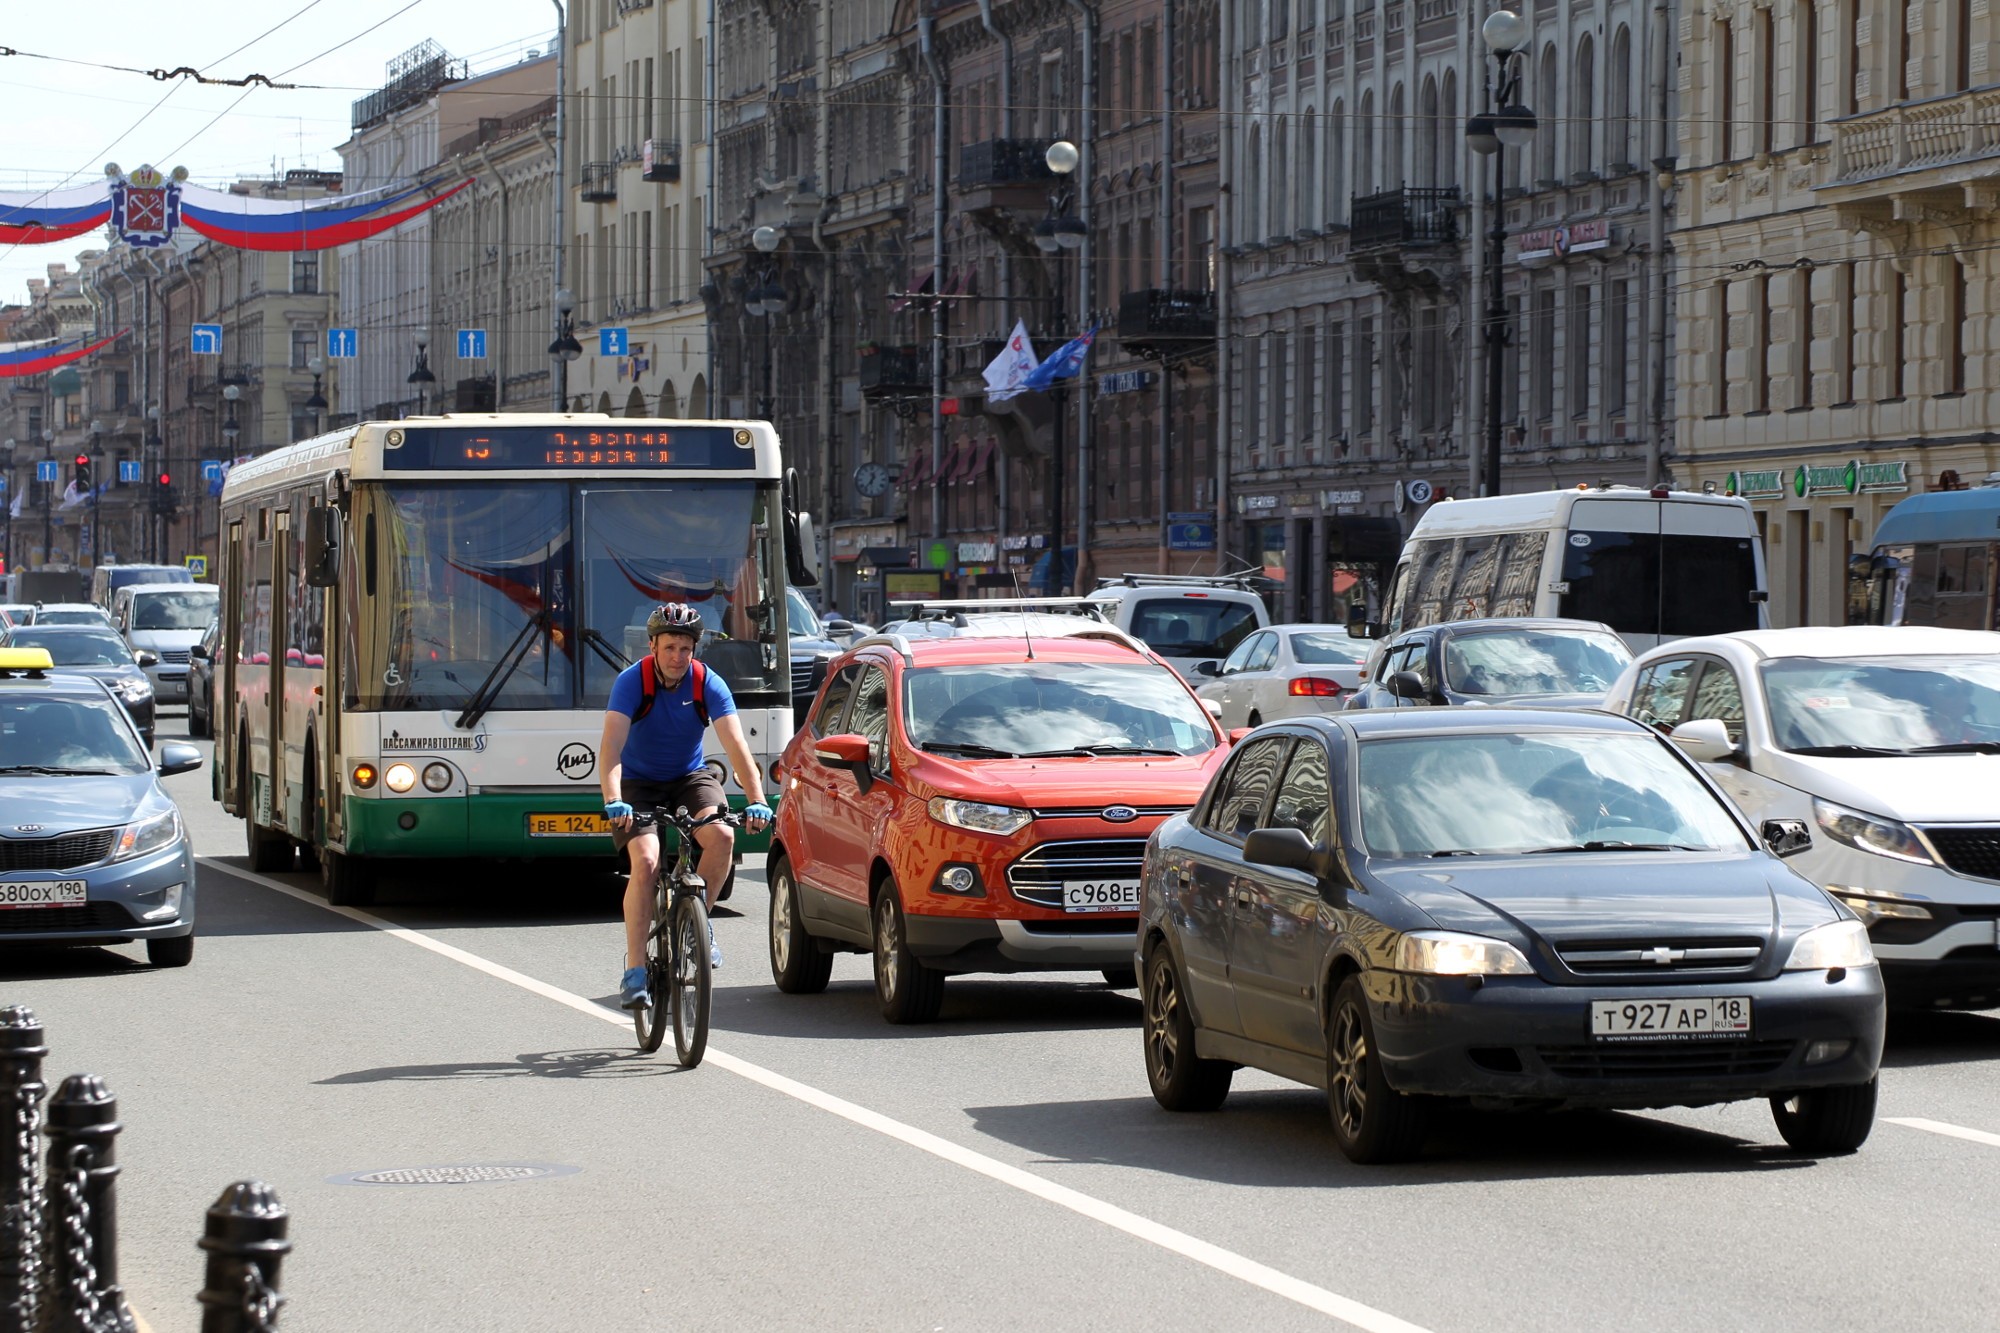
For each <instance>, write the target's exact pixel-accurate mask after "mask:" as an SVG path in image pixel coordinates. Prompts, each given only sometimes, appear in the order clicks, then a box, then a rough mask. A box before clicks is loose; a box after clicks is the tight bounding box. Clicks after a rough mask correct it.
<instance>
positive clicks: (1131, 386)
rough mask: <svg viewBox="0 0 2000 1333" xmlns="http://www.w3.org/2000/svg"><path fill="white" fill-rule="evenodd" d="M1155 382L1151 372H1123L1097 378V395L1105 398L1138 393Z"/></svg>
mask: <svg viewBox="0 0 2000 1333" xmlns="http://www.w3.org/2000/svg"><path fill="white" fill-rule="evenodd" d="M1152 382H1153V372H1152V371H1150V370H1121V371H1118V372H1116V373H1115V374H1110V375H1099V376H1098V377H1097V394H1098V396H1099V397H1100V398H1101V397H1104V396H1105V395H1107V394H1114V393H1137V392H1138V391H1139V390H1141V389H1143V388H1145V387H1146V386H1147V385H1149V384H1151V383H1152Z"/></svg>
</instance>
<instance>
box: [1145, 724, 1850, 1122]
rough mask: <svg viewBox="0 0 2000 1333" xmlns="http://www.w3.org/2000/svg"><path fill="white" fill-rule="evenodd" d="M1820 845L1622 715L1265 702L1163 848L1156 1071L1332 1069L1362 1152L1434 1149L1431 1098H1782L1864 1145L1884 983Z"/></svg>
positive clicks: (1521, 1102)
mask: <svg viewBox="0 0 2000 1333" xmlns="http://www.w3.org/2000/svg"><path fill="white" fill-rule="evenodd" d="M1809 842H1810V837H1809V834H1808V832H1807V830H1806V827H1805V825H1804V824H1803V823H1801V822H1800V821H1796V820H1774V821H1771V822H1769V823H1767V824H1766V825H1764V827H1763V828H1762V829H1761V830H1758V829H1756V828H1753V827H1752V826H1751V824H1750V823H1749V822H1748V821H1747V820H1745V819H1744V817H1743V816H1742V815H1741V814H1740V813H1739V812H1738V811H1736V810H1735V809H1734V808H1733V807H1732V806H1731V805H1730V804H1729V802H1728V801H1727V800H1726V799H1724V798H1723V796H1722V794H1721V793H1720V792H1719V791H1718V790H1717V789H1716V788H1715V787H1714V786H1713V785H1712V784H1711V783H1710V782H1709V781H1708V780H1707V779H1706V778H1705V777H1704V776H1703V775H1702V773H1701V772H1700V770H1699V769H1698V768H1697V767H1696V766H1695V765H1694V764H1692V763H1690V762H1689V761H1688V760H1687V759H1686V758H1685V757H1684V756H1682V755H1681V754H1680V753H1679V752H1678V751H1677V750H1676V749H1675V748H1674V747H1673V746H1672V745H1670V744H1668V743H1667V742H1666V741H1665V740H1663V739H1662V738H1661V737H1659V736H1658V735H1657V734H1655V733H1652V732H1650V731H1648V730H1647V729H1646V728H1644V727H1642V726H1640V725H1638V724H1637V723H1635V722H1633V721H1631V720H1630V719H1627V718H1619V717H1613V716H1610V715H1608V714H1603V713H1595V712H1591V713H1569V712H1557V711H1543V710H1529V709H1511V708H1510V709H1454V710H1444V709H1436V710H1430V711H1425V712H1412V711H1404V712H1393V711H1387V710H1383V711H1375V712H1364V713H1358V714H1356V713H1339V714H1335V715H1333V716H1331V717H1325V718H1302V719H1298V720H1295V721H1291V722H1283V723H1272V724H1270V725H1269V726H1266V727H1264V728H1261V729H1259V730H1257V731H1255V732H1252V733H1250V735H1249V736H1247V737H1245V738H1244V739H1243V740H1242V741H1241V742H1240V743H1239V744H1238V745H1237V747H1236V749H1235V752H1234V753H1233V754H1232V755H1231V756H1230V759H1229V762H1228V764H1227V766H1226V767H1225V768H1224V769H1223V770H1222V771H1221V772H1219V773H1218V774H1217V775H1216V777H1215V779H1214V780H1213V781H1212V782H1211V783H1210V784H1209V787H1208V790H1207V791H1206V792H1205V793H1204V795H1203V797H1202V800H1201V802H1200V804H1198V805H1197V806H1196V807H1195V808H1194V809H1193V810H1192V811H1191V812H1190V813H1189V814H1187V815H1186V816H1184V817H1179V818H1175V819H1171V820H1168V821H1166V823H1165V824H1163V825H1162V826H1161V827H1160V829H1159V830H1158V831H1157V832H1156V833H1155V834H1154V835H1153V837H1152V839H1151V842H1150V843H1149V845H1148V847H1147V851H1146V861H1145V869H1144V874H1143V886H1144V887H1143V892H1144V897H1143V903H1142V909H1141V910H1142V916H1141V920H1140V925H1139V932H1138V953H1137V961H1138V964H1139V967H1140V969H1141V973H1142V976H1143V979H1144V980H1143V999H1144V1004H1145V1020H1144V1042H1143V1048H1144V1054H1145V1064H1146V1074H1147V1078H1148V1081H1149V1082H1150V1084H1151V1086H1152V1090H1153V1095H1154V1096H1155V1097H1156V1098H1157V1099H1158V1100H1159V1102H1160V1104H1161V1105H1162V1106H1165V1107H1166V1108H1168V1109H1169V1110H1212V1109H1215V1108H1216V1107H1218V1106H1220V1105H1221V1103H1222V1101H1223V1099H1224V1098H1225V1097H1226V1096H1227V1094H1228V1091H1229V1084H1230V1078H1231V1071H1232V1070H1233V1069H1234V1068H1236V1067H1237V1066H1238V1065H1249V1066H1252V1067H1254V1068H1258V1069H1262V1070H1265V1071H1267V1072H1270V1073H1274V1074H1277V1075H1279V1076H1281V1077H1284V1078H1290V1079H1296V1080H1298V1081H1299V1082H1302V1083H1308V1084H1314V1085H1318V1086H1321V1087H1324V1088H1325V1089H1326V1090H1327V1101H1328V1105H1329V1109H1330V1112H1331V1115H1332V1120H1333V1130H1334V1139H1335V1142H1336V1143H1338V1145H1339V1146H1340V1148H1341V1149H1342V1151H1343V1152H1345V1153H1346V1154H1347V1156H1348V1157H1350V1158H1352V1159H1353V1160H1355V1161H1357V1162H1387V1161H1394V1160H1397V1159H1399V1158H1403V1157H1407V1156H1410V1155H1413V1154H1414V1153H1416V1152H1418V1151H1419V1150H1420V1149H1421V1147H1422V1146H1423V1142H1424V1138H1425V1132H1426V1127H1427V1122H1428V1118H1429V1114H1430V1111H1431V1109H1432V1108H1433V1106H1434V1105H1435V1104H1436V1103H1435V1102H1434V1101H1433V1100H1432V1099H1436V1098H1473V1099H1477V1100H1478V1101H1480V1102H1482V1103H1492V1102H1499V1103H1509V1104H1513V1105H1517V1106H1521V1107H1529V1106H1534V1105H1568V1106H1591V1107H1603V1108H1618V1109H1640V1108H1647V1107H1664V1106H1703V1105H1708V1104H1712V1103H1717V1102H1728V1101H1738V1100H1744V1099H1750V1098H1768V1099H1770V1102H1771V1107H1772V1113H1773V1117H1774V1119H1775V1120H1776V1122H1777V1128H1778V1131H1779V1133H1780V1134H1781V1135H1782V1136H1783V1137H1784V1139H1785V1141H1786V1142H1787V1143H1789V1144H1791V1145H1792V1146H1793V1147H1795V1148H1798V1149H1801V1150H1803V1151H1807V1152H1815V1153H1829V1152H1844V1151H1849V1150H1852V1149H1853V1148H1856V1147H1858V1146H1859V1145H1860V1144H1861V1142H1862V1141H1863V1140H1864V1139H1866V1138H1867V1136H1868V1131H1869V1129H1870V1127H1871V1126H1872V1124H1873V1121H1874V1114H1875V1096H1876V1069H1877V1066H1878V1064H1879V1062H1880V1059H1881V1053H1882V1035H1883V1028H1884V1025H1885V1018H1884V1011H1883V1001H1882V980H1881V975H1880V972H1879V969H1878V968H1877V967H1876V965H1875V960H1874V956H1873V955H1872V954H1871V953H1870V951H1869V947H1868V936H1867V932H1866V931H1865V929H1864V928H1863V927H1862V925H1861V923H1860V922H1858V921H1856V920H1855V919H1854V917H1853V915H1852V914H1851V913H1850V912H1848V911H1847V910H1846V909H1844V908H1843V907H1841V906H1840V905H1839V904H1838V903H1836V902H1834V901H1833V900H1832V899H1830V898H1829V897H1828V896H1827V895H1826V894H1825V893H1823V892H1822V891H1821V890H1820V889H1819V888H1818V887H1816V886H1815V885H1813V884H1812V883H1811V882H1809V881H1808V880H1806V879H1805V878H1804V877H1802V876H1800V875H1798V874H1797V873H1795V872H1794V871H1793V870H1791V869H1790V867H1789V866H1787V865H1786V864H1785V863H1784V862H1782V861H1780V860H1779V859H1778V856H1779V855H1785V854H1791V853H1795V852H1797V851H1798V850H1800V849H1801V848H1803V847H1805V846H1806V845H1807V844H1808V843H1809ZM1774 853H1776V854H1777V855H1774Z"/></svg>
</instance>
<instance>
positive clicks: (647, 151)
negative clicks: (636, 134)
mask: <svg viewBox="0 0 2000 1333" xmlns="http://www.w3.org/2000/svg"><path fill="white" fill-rule="evenodd" d="M680 178H681V141H680V140H679V139H648V140H646V142H645V145H644V146H643V147H641V148H640V150H639V179H640V180H643V181H651V182H652V183H653V184H655V185H672V184H673V183H674V182H676V181H678V180H679V179H680Z"/></svg>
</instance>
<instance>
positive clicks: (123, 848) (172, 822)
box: [110, 807, 181, 861]
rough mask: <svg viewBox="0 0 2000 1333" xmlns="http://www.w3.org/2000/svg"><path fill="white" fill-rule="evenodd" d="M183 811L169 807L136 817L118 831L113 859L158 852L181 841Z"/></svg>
mask: <svg viewBox="0 0 2000 1333" xmlns="http://www.w3.org/2000/svg"><path fill="white" fill-rule="evenodd" d="M180 837H181V812H180V811H179V810H176V809H173V808H171V807H169V808H168V809H166V810H163V811H161V812H160V813H159V814H156V815H152V816H149V817H147V818H143V819H135V820H133V821H132V822H131V823H129V824H127V825H126V826H125V827H124V828H122V829H120V830H119V831H118V846H117V847H116V848H114V849H113V850H112V853H111V858H110V859H111V860H113V861H129V860H131V859H132V858H133V857H135V856H144V855H146V854H147V853H148V852H157V851H159V850H160V848H162V847H171V846H173V845H174V844H175V843H176V842H179V841H180Z"/></svg>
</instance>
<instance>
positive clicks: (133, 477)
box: [118, 458, 139, 482]
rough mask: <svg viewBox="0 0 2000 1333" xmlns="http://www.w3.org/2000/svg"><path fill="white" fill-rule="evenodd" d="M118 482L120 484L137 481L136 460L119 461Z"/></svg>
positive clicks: (123, 459) (125, 459) (137, 464)
mask: <svg viewBox="0 0 2000 1333" xmlns="http://www.w3.org/2000/svg"><path fill="white" fill-rule="evenodd" d="M118 480H119V481H121V482H125V481H137V480H139V460H138V459H136V458H121V459H119V460H118Z"/></svg>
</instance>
